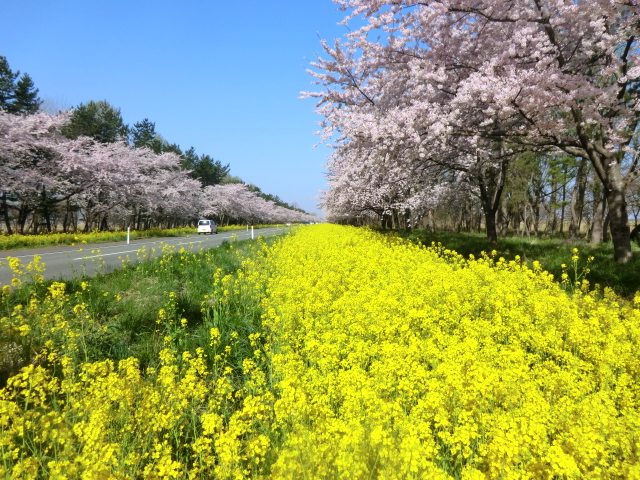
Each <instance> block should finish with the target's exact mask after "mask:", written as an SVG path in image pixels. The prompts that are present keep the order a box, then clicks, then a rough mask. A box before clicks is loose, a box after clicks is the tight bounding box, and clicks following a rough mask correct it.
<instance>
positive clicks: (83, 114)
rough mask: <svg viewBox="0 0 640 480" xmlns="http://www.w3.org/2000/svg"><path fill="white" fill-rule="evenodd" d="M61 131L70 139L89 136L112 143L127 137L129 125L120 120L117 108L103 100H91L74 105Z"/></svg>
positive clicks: (102, 141) (120, 116)
mask: <svg viewBox="0 0 640 480" xmlns="http://www.w3.org/2000/svg"><path fill="white" fill-rule="evenodd" d="M62 133H63V134H64V135H65V136H67V137H68V138H72V139H75V138H78V137H91V138H93V139H95V140H96V141H98V142H101V143H113V142H117V141H118V140H122V139H125V138H127V135H128V133H129V127H127V126H126V125H125V124H124V122H123V121H122V115H121V114H120V109H119V108H118V109H116V108H114V107H113V106H111V105H110V104H109V103H108V102H107V101H105V100H102V101H99V102H94V101H93V100H92V101H90V102H88V103H86V104H82V103H81V104H80V105H78V106H77V107H76V109H75V110H74V112H73V115H72V117H71V120H70V121H69V124H68V125H66V126H65V127H64V128H63V130H62Z"/></svg>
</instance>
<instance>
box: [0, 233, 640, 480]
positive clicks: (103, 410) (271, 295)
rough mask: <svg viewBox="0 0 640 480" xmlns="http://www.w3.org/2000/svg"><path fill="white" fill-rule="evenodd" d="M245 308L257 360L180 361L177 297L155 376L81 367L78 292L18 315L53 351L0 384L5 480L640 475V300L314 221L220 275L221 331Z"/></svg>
mask: <svg viewBox="0 0 640 480" xmlns="http://www.w3.org/2000/svg"><path fill="white" fill-rule="evenodd" d="M182 255H184V256H185V257H184V258H185V260H184V262H185V263H186V262H188V261H189V259H188V258H187V257H186V255H187V254H186V253H182ZM576 255H577V253H576ZM83 288H84V287H83ZM87 288H90V287H89V286H87ZM243 298H252V299H254V301H255V304H256V305H257V304H258V303H259V304H260V305H261V310H262V322H263V332H262V333H259V334H256V333H254V334H251V337H250V338H249V339H248V340H249V341H250V344H251V345H252V346H253V347H254V348H255V350H254V351H253V352H248V353H247V355H246V358H244V360H243V361H242V362H241V365H237V364H234V363H233V362H230V360H229V359H230V358H231V353H232V351H233V349H234V348H235V346H234V345H235V344H234V343H233V341H232V342H231V343H230V344H228V345H226V346H224V347H222V344H221V343H220V342H221V333H220V329H218V328H217V327H215V326H212V328H211V329H210V332H209V338H208V339H207V342H208V345H209V346H208V347H207V348H200V349H196V350H195V351H184V350H181V349H180V348H179V345H180V342H179V337H180V335H181V333H180V332H181V331H182V330H181V329H185V331H186V328H187V325H186V321H183V320H181V319H180V318H179V316H176V310H175V294H171V293H170V294H169V295H168V301H167V303H166V304H165V305H162V306H159V310H158V324H159V325H161V326H163V328H164V330H163V331H165V332H171V334H167V335H166V336H165V338H164V344H165V346H164V348H163V349H162V351H161V353H160V367H159V368H155V369H151V368H146V369H145V368H142V367H141V366H140V364H139V361H138V360H137V359H135V358H130V359H127V360H123V361H121V362H119V363H118V364H117V365H116V364H114V363H113V362H112V361H110V360H108V359H107V360H104V361H101V362H86V361H84V360H83V353H82V352H83V338H85V336H86V335H87V334H88V333H87V332H89V331H91V330H92V329H94V330H95V329H99V328H100V327H99V326H98V325H94V324H93V323H92V319H91V318H89V316H88V314H87V312H86V308H85V307H83V304H82V303H81V302H79V301H76V300H75V298H74V296H73V295H70V294H68V293H67V292H66V291H65V286H64V284H62V283H54V284H52V285H51V286H50V287H49V290H48V293H47V295H46V297H45V298H43V299H40V300H37V301H36V300H35V299H34V300H33V301H32V302H31V303H29V304H28V305H24V306H20V307H19V308H16V309H15V311H14V312H13V313H12V314H11V316H10V317H6V318H3V319H1V322H0V329H1V331H0V333H1V334H2V335H3V337H4V338H10V337H11V336H13V337H12V338H14V339H16V340H15V342H16V343H20V342H19V341H18V340H17V339H18V337H20V338H22V340H24V339H28V338H30V337H29V336H30V335H35V334H36V333H37V335H38V339H43V338H44V339H45V340H44V343H42V344H41V347H40V349H39V350H38V354H37V356H36V360H35V361H33V362H32V363H31V364H30V365H28V366H26V367H24V368H23V369H22V370H21V371H20V372H19V373H18V374H17V375H15V376H13V377H11V378H10V379H9V381H8V385H7V387H6V388H4V389H2V390H0V453H1V455H2V459H1V461H0V477H2V476H4V477H5V478H25V479H26V478H58V479H63V478H68V479H74V478H87V479H93V478H95V479H128V478H131V479H133V478H167V479H169V478H233V479H243V478H274V479H329V478H331V479H334V478H341V479H370V478H377V479H396V478H397V479H405V478H433V479H474V480H475V479H496V480H497V479H528V478H531V479H565V478H566V479H569V478H604V479H640V458H639V456H640V412H639V405H640V386H639V382H638V380H639V379H640V352H639V349H638V347H639V345H638V343H639V338H640V311H639V306H640V305H639V304H640V296H638V297H636V299H635V300H634V301H633V302H623V301H622V300H621V299H619V298H617V297H616V296H615V295H613V294H612V293H611V292H608V291H607V292H605V293H604V295H603V296H601V295H596V294H595V293H590V292H589V291H588V284H586V283H582V284H580V285H576V288H575V289H574V291H573V294H572V295H568V294H567V293H566V292H565V290H563V289H561V287H560V285H559V284H558V283H556V282H555V281H554V280H553V279H552V278H551V277H550V275H548V274H547V273H545V272H543V271H541V269H540V267H539V265H538V264H536V265H535V267H534V270H530V269H528V268H526V267H524V266H522V265H521V264H519V263H517V262H504V261H502V260H499V259H495V260H494V259H493V258H491V257H490V256H484V257H482V258H479V259H470V260H465V259H463V258H461V257H460V256H458V255H456V254H455V253H453V252H449V251H447V250H444V249H443V248H442V247H438V246H434V247H429V248H425V247H422V246H416V245H412V244H409V243H406V242H403V241H401V240H398V239H394V238H390V237H384V236H381V235H379V234H376V233H373V232H370V231H366V230H362V229H355V228H350V227H340V226H333V225H317V226H312V227H306V228H303V229H300V230H299V231H297V232H296V233H295V234H293V235H288V236H287V237H285V238H284V239H283V240H281V241H279V242H277V243H276V244H275V245H274V246H272V247H270V248H266V247H262V250H261V251H259V252H256V253H255V254H254V255H253V256H251V257H250V258H247V259H246V260H245V261H244V263H243V269H242V271H240V272H239V273H237V274H236V275H227V276H223V275H221V274H219V275H218V274H217V275H216V276H215V277H214V278H213V279H212V282H211V293H210V294H209V295H207V297H206V298H205V299H203V311H204V314H205V315H204V317H205V321H208V319H210V318H212V317H211V316H210V315H213V314H212V313H211V312H210V310H215V315H213V316H214V317H215V318H216V322H218V323H216V325H218V326H220V323H219V322H224V319H225V315H227V314H228V312H229V311H230V310H229V309H228V305H230V304H231V303H230V302H233V301H239V300H241V299H243ZM234 299H235V300H234ZM160 307H161V308H160ZM212 325H213V324H212ZM34 332H35V333H34ZM241 335H243V334H242V332H234V333H233V334H232V336H231V338H232V340H233V339H237V338H238V337H239V336H241ZM35 339H36V337H35V336H34V341H35ZM262 339H266V342H263V340H262ZM22 340H20V341H22ZM22 344H25V343H24V342H22ZM239 378H241V379H242V380H241V381H239Z"/></svg>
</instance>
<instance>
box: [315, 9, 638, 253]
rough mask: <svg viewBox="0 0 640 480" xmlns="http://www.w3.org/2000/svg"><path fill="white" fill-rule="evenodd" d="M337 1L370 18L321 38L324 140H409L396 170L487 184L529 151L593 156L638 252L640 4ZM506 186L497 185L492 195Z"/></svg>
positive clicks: (623, 249) (377, 148)
mask: <svg viewBox="0 0 640 480" xmlns="http://www.w3.org/2000/svg"><path fill="white" fill-rule="evenodd" d="M335 1H336V3H337V4H338V5H340V7H341V8H342V9H344V10H346V11H348V15H347V17H346V19H345V22H349V21H351V20H353V19H356V18H358V19H359V20H358V21H359V22H360V23H364V25H362V26H358V27H357V28H355V29H354V30H352V31H351V32H350V33H349V34H348V35H346V37H345V38H344V39H343V40H340V41H336V44H335V45H334V46H333V47H330V46H329V45H328V44H326V43H325V44H324V50H325V57H326V58H322V59H319V60H318V61H317V62H315V67H316V70H315V71H314V72H313V75H314V76H315V77H316V78H317V80H318V82H319V83H320V84H322V85H324V86H325V90H324V91H322V92H314V93H311V94H309V95H311V96H315V97H317V98H318V99H319V100H320V104H319V112H320V113H321V114H322V115H323V116H324V117H325V121H324V123H323V128H324V138H325V140H327V141H329V139H333V141H334V142H335V143H334V145H335V146H336V148H337V149H338V151H339V152H340V154H344V152H345V151H348V150H349V149H350V148H351V146H352V142H354V141H356V142H358V143H362V142H364V141H368V142H369V143H370V145H371V149H372V150H373V151H374V152H377V156H380V155H381V154H382V153H383V150H384V148H385V146H388V145H392V146H395V145H403V146H404V147H403V148H404V149H405V151H406V152H407V154H405V155H402V156H395V157H392V158H393V159H394V160H395V162H396V163H395V167H396V168H399V169H407V168H409V167H408V163H409V164H411V168H414V167H413V164H415V163H417V164H418V165H419V164H421V163H422V164H429V163H435V164H437V163H440V164H450V165H451V166H452V168H454V169H459V170H460V171H467V172H469V173H470V174H473V171H474V168H475V172H476V175H477V174H478V173H480V174H481V177H480V178H479V179H478V180H479V182H478V184H479V185H480V181H481V180H482V175H483V174H482V172H483V171H484V172H487V168H485V167H487V166H488V167H489V169H488V171H489V174H490V175H489V177H491V178H494V179H495V178H498V177H499V176H500V175H502V176H503V177H504V174H506V171H507V169H508V165H509V163H508V162H509V155H510V154H515V153H518V152H519V151H521V149H538V150H545V149H546V150H551V151H553V150H556V151H564V152H566V153H569V154H571V155H574V156H576V157H582V158H586V159H588V160H589V162H590V163H591V165H592V166H593V168H594V170H595V171H596V172H597V175H598V178H599V180H600V181H601V183H602V185H603V188H604V191H605V195H606V199H607V202H608V205H609V212H610V226H611V227H610V228H611V234H612V239H613V243H614V253H615V257H616V258H617V259H618V260H619V261H620V262H626V261H628V260H629V259H630V258H631V256H632V254H631V246H630V237H629V226H628V217H627V210H626V203H625V192H626V189H627V188H628V187H629V185H630V184H631V183H632V182H633V181H634V180H635V179H636V177H637V175H638V168H637V161H638V155H637V151H636V149H635V147H634V146H633V143H632V139H633V136H634V134H635V133H636V131H637V127H638V119H639V118H640V108H639V107H638V103H637V102H638V90H639V89H640V80H639V79H640V64H639V62H638V60H639V59H638V55H639V52H638V40H637V39H638V34H640V19H639V8H640V7H638V2H637V1H636V0H628V1H623V0H620V1H615V0H589V1H586V0H578V1H574V0H516V1H513V0H421V1H417V0H393V1H391V0H386V1H385V0H335ZM409 152H411V153H409ZM474 165H480V167H479V168H476V167H474ZM489 177H486V176H485V179H486V178H489ZM500 188H501V187H500V181H499V180H498V181H497V182H494V194H493V195H487V198H486V200H495V199H496V194H498V193H500ZM490 197H492V198H490ZM483 203H486V202H483ZM491 203H492V205H489V204H487V205H486V208H487V209H489V210H491V209H492V208H493V207H495V201H494V202H491ZM486 213H487V212H486V211H485V214H486Z"/></svg>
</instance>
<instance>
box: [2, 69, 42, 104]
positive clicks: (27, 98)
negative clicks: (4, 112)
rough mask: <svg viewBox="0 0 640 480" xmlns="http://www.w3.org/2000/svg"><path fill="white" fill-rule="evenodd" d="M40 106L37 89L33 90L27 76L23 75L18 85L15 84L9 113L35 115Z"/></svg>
mask: <svg viewBox="0 0 640 480" xmlns="http://www.w3.org/2000/svg"><path fill="white" fill-rule="evenodd" d="M40 105H42V100H40V99H39V98H38V89H37V88H35V85H34V84H33V80H31V77H30V76H29V74H28V73H25V74H23V75H22V77H20V80H18V83H16V89H15V91H14V100H13V105H11V107H10V108H9V112H10V113H35V112H37V111H38V109H39V108H40Z"/></svg>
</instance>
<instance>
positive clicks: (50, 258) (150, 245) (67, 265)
mask: <svg viewBox="0 0 640 480" xmlns="http://www.w3.org/2000/svg"><path fill="white" fill-rule="evenodd" d="M287 231H289V228H275V227H274V228H261V229H259V230H254V238H258V236H259V235H261V236H270V235H278V234H281V233H285V232H287ZM232 235H235V237H236V238H237V239H238V240H244V239H247V238H251V231H246V230H236V231H233V232H221V233H219V234H217V235H198V234H193V235H190V236H188V237H187V236H184V237H162V238H142V239H139V240H131V243H130V244H129V245H127V242H126V241H123V242H109V243H95V244H90V245H89V244H87V245H80V246H78V245H76V246H74V247H71V246H65V247H47V248H37V249H29V250H5V251H1V252H0V262H2V265H1V266H0V286H1V285H7V284H9V283H10V282H11V279H12V278H13V273H12V272H11V270H10V269H9V267H8V265H7V257H14V258H19V259H20V260H21V261H22V263H23V264H24V265H27V264H28V263H29V262H31V261H32V260H33V256H34V255H39V256H40V257H41V261H42V262H43V263H44V264H45V265H46V270H45V272H44V278H45V280H52V279H71V278H78V277H81V276H82V275H88V276H93V275H95V273H96V270H97V269H99V271H100V272H110V271H113V270H115V269H117V268H119V267H121V266H122V260H123V259H126V257H127V256H128V257H129V260H130V261H131V263H135V262H136V261H138V260H140V259H141V258H143V259H145V260H146V259H147V258H149V257H155V256H158V255H162V247H163V246H164V245H172V246H174V247H177V250H179V249H180V247H184V248H185V249H187V250H188V249H189V248H191V249H192V250H193V251H198V250H200V248H204V249H207V248H213V247H217V246H219V245H220V244H221V243H222V242H223V241H224V240H229V239H230V238H231V236H232ZM143 248H144V250H145V253H144V254H140V253H139V252H138V251H139V250H141V249H143ZM154 249H155V251H154ZM25 280H27V279H25Z"/></svg>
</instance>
